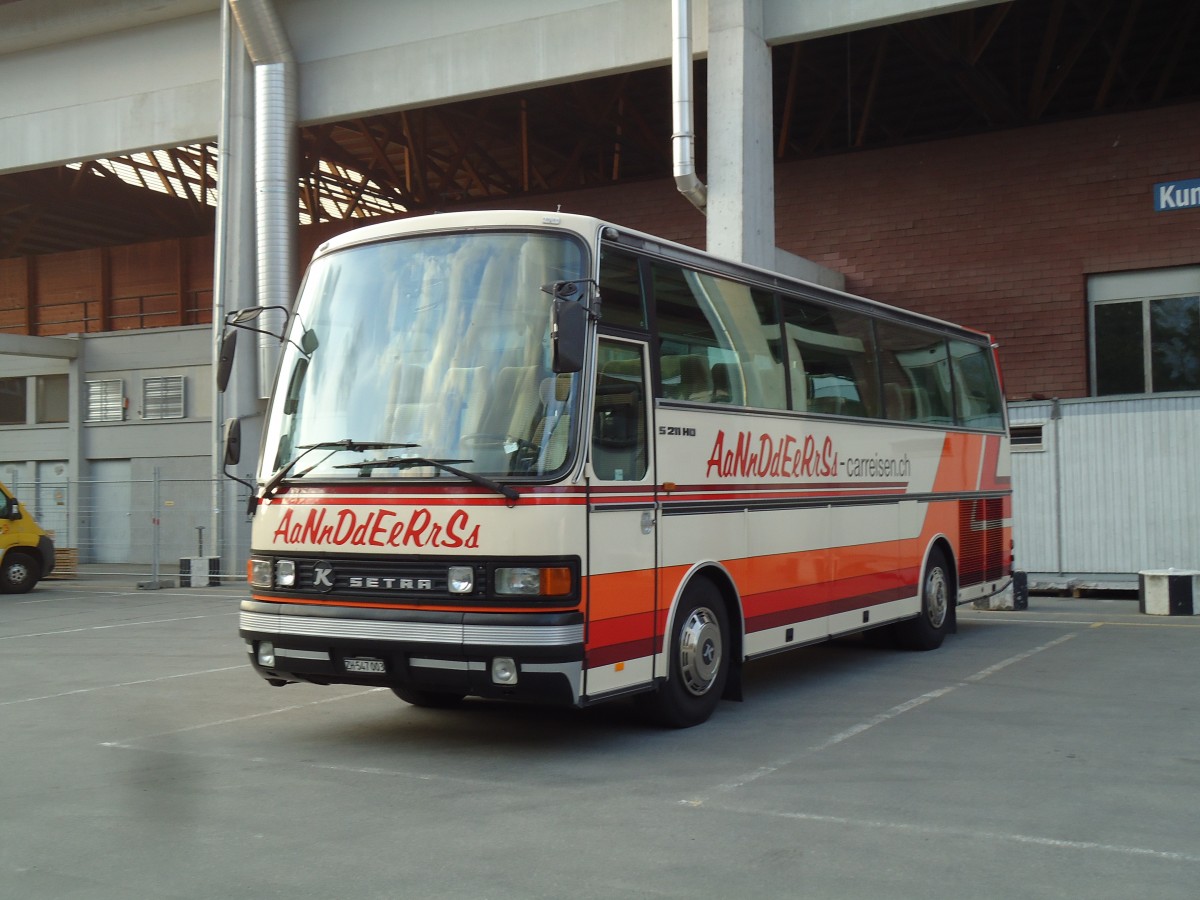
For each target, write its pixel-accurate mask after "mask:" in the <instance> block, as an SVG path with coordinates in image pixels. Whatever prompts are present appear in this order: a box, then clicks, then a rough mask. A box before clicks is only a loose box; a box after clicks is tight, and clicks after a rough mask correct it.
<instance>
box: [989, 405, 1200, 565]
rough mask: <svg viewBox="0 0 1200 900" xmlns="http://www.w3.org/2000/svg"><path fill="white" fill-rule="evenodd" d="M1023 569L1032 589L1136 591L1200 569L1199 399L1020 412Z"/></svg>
mask: <svg viewBox="0 0 1200 900" xmlns="http://www.w3.org/2000/svg"><path fill="white" fill-rule="evenodd" d="M1009 417H1010V422H1011V424H1012V426H1013V427H1014V429H1015V430H1016V431H1017V432H1018V434H1019V433H1020V431H1021V430H1022V429H1021V426H1023V425H1037V424H1041V425H1042V444H1041V449H1038V450H1035V449H1029V450H1022V449H1020V448H1019V446H1018V447H1017V448H1016V449H1014V452H1013V458H1012V469H1013V494H1014V498H1013V519H1014V524H1013V535H1014V540H1015V542H1016V568H1017V569H1019V570H1021V571H1025V572H1029V573H1030V580H1031V582H1049V583H1057V584H1070V583H1073V582H1074V583H1093V582H1094V583H1108V582H1136V580H1137V573H1138V571H1140V570H1142V569H1165V568H1170V567H1175V568H1188V569H1195V568H1200V396H1194V395H1192V396H1171V397H1161V398H1160V397H1155V398H1148V399H1134V400H1096V399H1084V400H1063V401H1057V402H1054V401H1046V402H1031V403H1014V404H1012V405H1011V406H1010V407H1009Z"/></svg>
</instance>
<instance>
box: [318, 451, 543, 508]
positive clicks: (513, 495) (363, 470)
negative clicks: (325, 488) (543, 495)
mask: <svg viewBox="0 0 1200 900" xmlns="http://www.w3.org/2000/svg"><path fill="white" fill-rule="evenodd" d="M467 462H474V460H471V459H428V458H426V457H424V456H391V457H388V458H387V459H366V460H363V461H362V462H357V463H344V464H342V465H340V466H334V468H335V469H359V470H360V474H362V475H366V474H367V472H368V471H370V470H371V469H411V468H414V467H416V466H429V467H431V468H434V469H441V470H442V471H443V472H449V473H450V474H451V475H457V476H459V477H460V478H465V479H467V481H470V482H473V483H475V484H477V485H479V486H480V487H485V488H487V489H488V490H489V491H495V492H496V493H497V494H501V495H503V496H504V497H506V498H507V499H509V500H516V499H517V498H518V497H519V496H520V494H518V493H517V489H516V488H514V487H510V486H508V485H507V484H500V483H499V482H497V481H492V479H490V478H485V477H484V476H482V475H476V474H475V473H474V472H464V471H463V470H462V469H457V468H455V467H454V466H452V465H450V464H451V463H467Z"/></svg>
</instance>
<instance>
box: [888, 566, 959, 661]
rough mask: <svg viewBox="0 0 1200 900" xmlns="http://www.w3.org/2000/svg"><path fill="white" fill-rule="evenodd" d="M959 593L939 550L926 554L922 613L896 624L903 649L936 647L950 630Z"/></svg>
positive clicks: (897, 637)
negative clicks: (927, 557)
mask: <svg viewBox="0 0 1200 900" xmlns="http://www.w3.org/2000/svg"><path fill="white" fill-rule="evenodd" d="M957 599H958V593H957V591H956V590H955V587H954V572H953V571H952V570H951V568H950V565H949V564H948V563H947V562H946V557H945V555H944V554H943V553H942V551H940V550H934V551H933V552H932V553H931V554H929V562H928V563H927V564H926V566H925V577H924V579H922V581H921V614H920V615H918V616H917V617H916V618H915V619H909V620H908V621H907V622H900V623H899V624H897V625H896V640H897V641H898V643H899V644H900V646H901V647H903V648H904V649H905V650H936V649H937V648H938V647H940V646H942V641H944V640H945V639H946V635H947V634H948V633H949V632H950V628H951V626H952V624H953V621H954V607H955V604H956V603H957Z"/></svg>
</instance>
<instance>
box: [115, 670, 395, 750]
mask: <svg viewBox="0 0 1200 900" xmlns="http://www.w3.org/2000/svg"><path fill="white" fill-rule="evenodd" d="M234 668H241V667H240V666H235V667H234ZM386 690H387V688H381V687H373V688H367V689H366V690H362V691H355V692H354V693H352V694H338V695H337V696H336V697H322V698H321V699H320V700H311V701H309V702H308V703H297V704H294V705H292V706H281V707H278V708H276V709H268V710H265V711H263V712H257V713H250V714H248V715H245V716H233V717H232V718H229V719H217V720H216V721H215V722H201V723H200V724H198V725H187V726H185V727H183V728H175V729H172V730H171V731H156V732H155V733H154V734H143V735H141V736H140V737H135V738H129V739H127V740H124V741H104V742H103V743H101V745H100V746H101V747H119V748H120V749H122V750H137V749H140V748H138V747H136V746H134V745H135V744H136V742H138V741H148V740H150V739H151V738H160V737H169V736H171V735H176V734H186V733H187V732H189V731H200V730H202V729H204V728H217V727H219V726H221V725H232V724H233V723H235V722H249V721H250V720H251V719H262V718H265V717H266V716H277V715H279V714H280V713H285V712H294V711H295V710H298V709H307V708H308V707H310V706H320V705H321V704H322V703H337V702H338V701H339V700H351V699H353V698H355V697H362V696H364V695H366V694H374V693H377V692H379V691H386Z"/></svg>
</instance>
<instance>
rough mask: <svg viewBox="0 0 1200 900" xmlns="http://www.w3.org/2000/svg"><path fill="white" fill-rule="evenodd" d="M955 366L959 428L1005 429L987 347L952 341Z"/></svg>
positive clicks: (989, 351) (951, 356)
mask: <svg viewBox="0 0 1200 900" xmlns="http://www.w3.org/2000/svg"><path fill="white" fill-rule="evenodd" d="M950 360H951V363H952V364H953V366H954V411H955V415H956V416H957V418H958V423H959V424H960V425H966V426H967V427H969V428H1003V427H1004V400H1003V398H1002V397H1001V396H1000V385H999V383H998V381H997V380H996V374H995V372H994V370H993V365H992V348H991V347H989V346H987V345H980V344H969V343H967V342H966V341H958V340H953V339H952V340H951V341H950Z"/></svg>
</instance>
